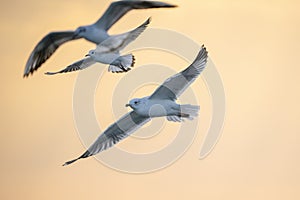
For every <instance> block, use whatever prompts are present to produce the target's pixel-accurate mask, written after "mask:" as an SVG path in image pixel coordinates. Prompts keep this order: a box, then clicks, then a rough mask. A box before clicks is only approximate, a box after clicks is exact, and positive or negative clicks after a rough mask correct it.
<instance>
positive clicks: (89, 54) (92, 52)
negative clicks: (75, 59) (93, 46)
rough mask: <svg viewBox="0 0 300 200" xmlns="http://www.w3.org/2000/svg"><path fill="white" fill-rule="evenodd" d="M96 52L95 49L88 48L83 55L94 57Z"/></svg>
mask: <svg viewBox="0 0 300 200" xmlns="http://www.w3.org/2000/svg"><path fill="white" fill-rule="evenodd" d="M95 54H96V51H95V50H90V51H89V53H88V54H86V55H85V56H91V57H94V56H95Z"/></svg>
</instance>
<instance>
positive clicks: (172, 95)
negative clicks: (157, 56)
mask: <svg viewBox="0 0 300 200" xmlns="http://www.w3.org/2000/svg"><path fill="white" fill-rule="evenodd" d="M206 63H207V51H206V48H205V47H204V46H202V47H201V50H200V52H199V53H198V55H197V57H196V59H195V60H194V62H193V63H192V64H191V65H190V66H189V67H188V68H186V69H185V70H183V71H182V72H180V73H178V74H175V75H174V76H172V77H170V78H168V79H167V80H166V81H165V82H164V83H163V84H162V85H161V86H160V87H159V88H157V89H156V90H155V91H154V93H153V94H152V95H151V96H150V99H170V100H176V99H177V98H178V97H179V96H180V95H181V94H182V92H183V91H184V90H185V89H186V88H187V87H188V86H189V85H190V84H191V83H192V82H194V80H195V79H196V78H197V77H198V76H199V74H200V73H201V72H202V71H203V69H204V68H205V66H206Z"/></svg>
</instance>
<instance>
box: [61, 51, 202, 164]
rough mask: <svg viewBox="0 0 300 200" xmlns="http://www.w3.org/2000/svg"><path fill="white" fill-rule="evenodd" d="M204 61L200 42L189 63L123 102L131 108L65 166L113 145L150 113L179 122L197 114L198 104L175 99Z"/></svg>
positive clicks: (146, 119)
mask: <svg viewBox="0 0 300 200" xmlns="http://www.w3.org/2000/svg"><path fill="white" fill-rule="evenodd" d="M206 63H207V51H206V48H205V47H204V46H202V48H201V50H200V52H199V53H198V55H197V57H196V59H195V60H194V62H193V63H192V64H191V65H190V66H189V67H187V68H186V69H185V70H183V71H181V72H180V73H177V74H175V75H174V76H172V77H170V78H168V79H167V80H166V81H165V82H164V83H163V84H162V85H161V86H160V87H158V88H157V89H156V90H155V91H154V93H153V94H152V95H151V96H149V97H144V98H139V99H133V100H131V101H130V102H129V104H126V106H129V107H131V108H132V109H133V111H131V112H130V113H127V114H126V115H124V116H123V117H121V119H119V120H118V121H117V122H115V123H114V124H112V125H111V126H109V127H108V128H107V129H106V130H105V131H104V132H103V133H102V134H101V135H100V136H99V137H98V138H97V139H96V141H95V142H94V143H93V144H92V145H91V146H90V147H89V148H88V149H87V151H86V152H84V153H83V154H82V155H81V156H80V157H78V158H76V159H74V160H71V161H68V162H66V163H65V164H64V166H65V165H69V164H71V163H73V162H75V161H77V160H78V159H81V158H87V157H89V156H93V155H95V154H97V153H99V152H101V151H103V150H105V149H108V148H110V147H112V146H113V145H114V144H116V143H118V142H119V141H120V140H122V139H124V138H126V137H128V136H129V135H130V134H132V133H133V132H134V131H135V130H137V129H138V128H140V127H141V126H143V125H144V124H145V123H147V122H148V121H150V120H151V118H153V117H164V116H166V118H167V120H169V121H174V122H181V121H183V120H184V119H190V120H192V119H193V118H194V117H196V116H197V115H198V112H199V108H200V107H199V106H194V105H190V104H184V105H179V104H177V103H176V102H175V101H176V99H177V98H178V97H179V96H180V95H181V94H182V93H183V92H184V91H185V89H186V88H187V87H188V86H189V85H190V84H191V83H193V82H194V81H195V79H196V78H197V77H198V76H199V75H200V73H201V72H202V71H203V69H204V68H205V66H206Z"/></svg>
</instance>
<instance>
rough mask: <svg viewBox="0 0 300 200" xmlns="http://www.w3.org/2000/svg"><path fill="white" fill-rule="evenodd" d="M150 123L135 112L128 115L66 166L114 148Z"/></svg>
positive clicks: (146, 118) (148, 119)
mask: <svg viewBox="0 0 300 200" xmlns="http://www.w3.org/2000/svg"><path fill="white" fill-rule="evenodd" d="M148 121H150V118H148V117H142V116H140V115H138V114H136V113H135V112H134V111H132V112H130V113H127V114H126V115H124V116H123V117H122V118H120V119H119V120H118V121H117V122H116V123H114V124H112V125H111V126H110V127H108V128H107V129H106V130H105V131H104V133H103V134H101V135H100V136H99V137H98V138H97V140H96V141H95V142H94V143H93V144H92V145H91V146H90V147H89V148H88V150H87V151H86V152H84V153H83V154H82V155H81V156H80V157H78V158H76V159H74V160H71V161H68V162H66V163H65V164H64V166H65V165H69V164H71V163H73V162H75V161H77V160H78V159H81V158H86V157H89V156H93V155H95V154H97V153H99V152H101V151H103V150H105V149H108V148H110V147H112V146H113V145H115V144H116V143H118V142H119V141H121V140H122V139H124V138H126V137H128V136H129V135H130V134H131V133H133V132H134V131H135V130H137V129H138V128H140V127H141V126H143V125H144V124H145V123H147V122H148Z"/></svg>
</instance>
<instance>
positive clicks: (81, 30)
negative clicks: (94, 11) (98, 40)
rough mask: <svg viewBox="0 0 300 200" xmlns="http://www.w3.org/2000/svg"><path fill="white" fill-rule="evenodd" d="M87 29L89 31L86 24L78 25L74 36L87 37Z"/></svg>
mask: <svg viewBox="0 0 300 200" xmlns="http://www.w3.org/2000/svg"><path fill="white" fill-rule="evenodd" d="M86 31H87V27H85V26H80V27H78V28H77V29H76V30H75V32H74V38H81V37H85V35H86Z"/></svg>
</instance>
